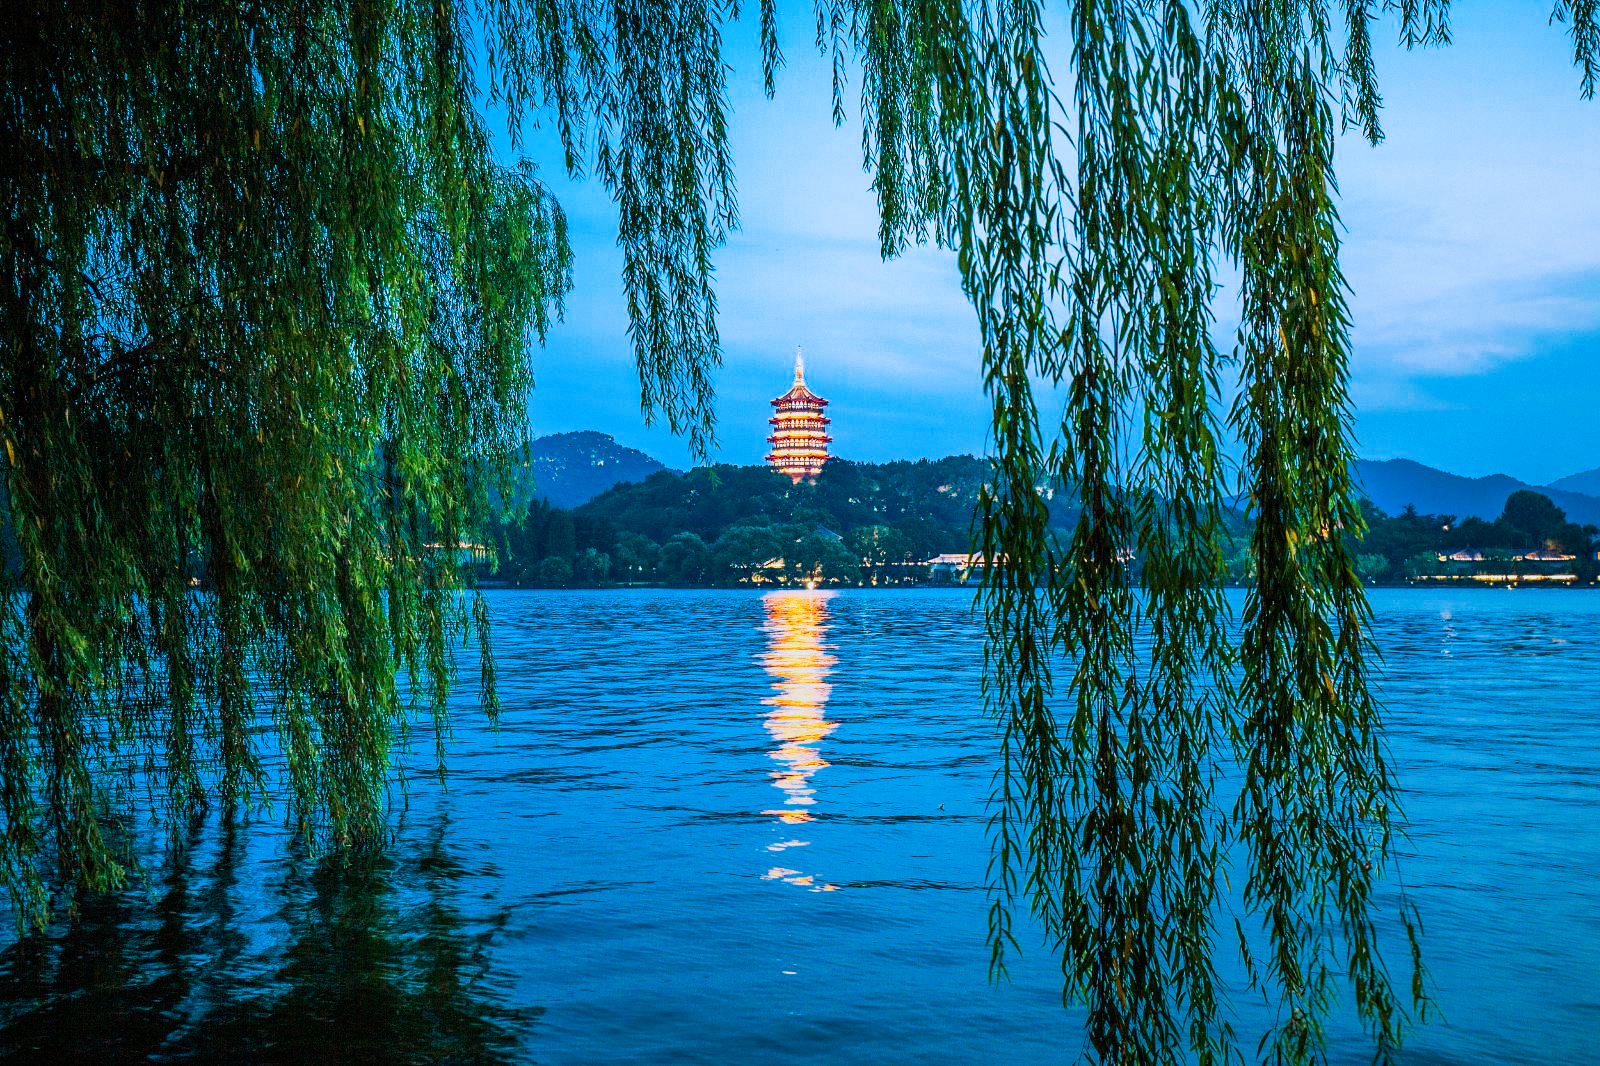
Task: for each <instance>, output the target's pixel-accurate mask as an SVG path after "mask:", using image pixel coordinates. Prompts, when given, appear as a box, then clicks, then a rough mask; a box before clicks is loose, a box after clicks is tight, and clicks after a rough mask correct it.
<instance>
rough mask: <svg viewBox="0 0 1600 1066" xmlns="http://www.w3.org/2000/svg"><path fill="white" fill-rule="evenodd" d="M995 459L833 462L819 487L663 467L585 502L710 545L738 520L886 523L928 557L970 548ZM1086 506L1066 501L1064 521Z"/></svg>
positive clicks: (654, 531) (616, 519)
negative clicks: (976, 513) (975, 512)
mask: <svg viewBox="0 0 1600 1066" xmlns="http://www.w3.org/2000/svg"><path fill="white" fill-rule="evenodd" d="M988 469H989V467H988V463H987V461H985V460H983V459H978V458H976V457H974V456H970V455H957V456H949V457H947V458H944V459H934V460H926V459H923V460H918V461H916V462H909V461H902V462H893V463H852V462H849V461H847V460H842V459H835V460H833V461H831V462H829V463H828V465H827V466H825V467H824V468H823V470H822V474H821V476H819V477H818V478H817V481H816V484H814V485H810V484H805V483H801V484H799V485H795V484H792V483H791V482H790V481H789V479H788V478H787V477H785V476H784V475H782V474H779V473H776V472H775V471H773V470H772V469H771V468H770V467H766V466H716V467H711V468H704V467H702V468H699V469H696V470H692V471H690V472H689V473H687V474H683V475H676V474H671V473H661V474H656V475H653V476H651V477H649V478H646V479H645V480H644V481H643V482H642V483H639V484H635V485H619V486H618V487H616V488H614V489H612V490H611V491H610V492H606V493H603V494H601V495H600V496H598V497H596V498H595V499H593V500H591V501H590V502H589V503H587V504H585V505H584V506H582V507H580V508H578V510H577V512H576V514H577V515H578V516H581V517H583V518H586V519H590V520H593V521H604V522H606V523H608V524H610V525H611V526H613V527H615V528H616V529H617V530H618V531H619V532H627V533H636V534H639V535H641V536H645V537H649V538H650V539H651V540H654V541H657V542H663V543H664V542H665V541H666V540H668V539H670V538H671V537H673V536H675V535H677V534H679V533H693V534H695V535H696V536H698V537H700V538H701V539H702V540H704V541H706V542H707V543H711V542H713V541H715V540H716V539H717V538H718V537H720V536H722V534H723V533H725V532H727V530H728V529H729V528H730V527H732V526H737V525H762V524H794V523H798V524H804V525H820V526H822V527H824V528H826V529H828V530H830V531H832V532H834V533H837V534H839V535H841V536H845V535H848V534H850V533H852V532H855V531H857V530H876V531H877V536H878V538H879V539H880V540H881V539H882V538H883V537H885V536H889V537H891V538H892V540H893V542H894V550H893V551H892V552H890V553H889V554H892V555H895V556H901V555H904V556H907V557H916V558H921V559H926V558H928V557H930V556H933V555H937V554H939V553H940V552H964V551H967V550H968V549H969V546H970V540H971V530H972V515H973V510H974V507H975V506H976V504H977V502H978V491H979V489H980V488H981V486H982V485H983V482H984V479H985V477H986V475H987V473H988ZM1076 516H1077V511H1076V508H1058V509H1056V511H1055V513H1053V514H1052V519H1053V520H1054V521H1055V522H1056V523H1057V524H1064V523H1067V522H1070V521H1071V520H1073V519H1075V518H1076Z"/></svg>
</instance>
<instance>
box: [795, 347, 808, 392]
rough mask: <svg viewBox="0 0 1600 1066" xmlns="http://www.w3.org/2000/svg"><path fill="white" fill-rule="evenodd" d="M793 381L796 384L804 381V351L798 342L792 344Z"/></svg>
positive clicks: (802, 383)
mask: <svg viewBox="0 0 1600 1066" xmlns="http://www.w3.org/2000/svg"><path fill="white" fill-rule="evenodd" d="M794 383H795V384H796V385H804V384H805V383H806V352H805V349H804V348H802V347H800V346H799V345H798V344H797V345H795V346H794Z"/></svg>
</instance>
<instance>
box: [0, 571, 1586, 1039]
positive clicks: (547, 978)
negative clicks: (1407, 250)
mask: <svg viewBox="0 0 1600 1066" xmlns="http://www.w3.org/2000/svg"><path fill="white" fill-rule="evenodd" d="M1372 599H1373V603H1374V606H1375V609H1376V612H1377V625H1376V636H1377V638H1378V641H1379V643H1380V645H1381V646H1382V648H1383V649H1384V652H1385V655H1386V667H1385V672H1386V677H1385V680H1384V683H1383V696H1384V699H1385V701H1386V703H1387V706H1388V708H1389V710H1388V716H1389V722H1390V740H1391V747H1392V754H1393V761H1394V763H1395V765H1396V767H1397V770H1398V772H1399V775H1400V777H1401V781H1402V783H1403V785H1404V786H1405V789H1406V807H1407V813H1408V815H1409V819H1410V836H1409V841H1408V843H1407V845H1406V853H1405V855H1404V857H1403V873H1404V876H1405V878H1406V882H1407V885H1408V886H1409V889H1410V891H1411V893H1412V895H1413V897H1414V899H1415V902H1416V903H1417V906H1418V907H1419V909H1420V910H1421V912H1422V917H1423V919H1424V922H1425V923H1426V934H1425V951H1426V957H1427V959H1428V962H1429V964H1430V966H1431V969H1432V974H1433V978H1434V982H1435V990H1434V991H1435V997H1436V999H1437V1000H1438V1003H1439V1005H1440V1007H1441V1008H1442V1010H1443V1012H1444V1018H1443V1019H1442V1020H1440V1021H1436V1022H1434V1023H1433V1024H1430V1025H1429V1026H1427V1027H1426V1028H1423V1029H1421V1030H1418V1031H1417V1032H1415V1033H1414V1035H1413V1036H1412V1038H1411V1040H1410V1042H1409V1043H1408V1045H1407V1050H1406V1053H1405V1054H1404V1055H1403V1057H1402V1059H1403V1061H1405V1062H1409V1063H1416V1064H1421V1066H1443V1064H1467V1063H1482V1062H1495V1063H1577V1062H1589V1061H1592V1059H1593V1057H1594V1056H1593V1054H1592V1053H1591V1045H1592V1044H1593V1042H1594V1036H1593V1034H1594V1033H1595V1032H1596V1031H1597V1030H1600V977H1597V974H1600V888H1597V887H1596V886H1597V878H1596V872H1597V871H1600V770H1597V768H1596V767H1597V757H1600V596H1597V595H1586V594H1584V593H1581V592H1570V591H1564V590H1562V591H1555V590H1552V591H1528V590H1516V591H1506V590H1501V591H1493V590H1465V591H1461V592H1459V593H1449V592H1433V591H1411V590H1379V591H1376V592H1374V593H1373V594H1372ZM970 605H971V594H970V593H968V592H964V591H959V590H907V591H861V592H843V593H839V594H825V593H811V594H808V593H773V594H768V595H767V596H762V595H760V594H758V593H754V592H750V593H744V592H694V591H684V592H676V591H635V592H597V593H584V592H573V593H516V592H505V593H496V594H493V595H492V597H491V607H492V613H493V617H494V624H495V627H496V628H495V637H496V644H497V646H498V654H499V661H500V671H501V679H502V687H503V694H504V702H505V711H504V715H503V719H502V724H501V727H500V729H499V730H498V732H491V731H489V730H488V729H486V728H485V727H484V726H483V725H482V723H481V722H480V721H479V720H478V718H477V717H476V715H475V714H474V713H473V712H472V711H471V710H470V709H468V708H466V707H465V706H463V709H462V710H461V712H460V713H459V714H458V715H457V718H456V724H455V729H454V736H453V737H452V739H451V740H450V742H449V750H450V767H451V772H450V776H449V779H448V782H447V786H446V787H444V788H441V786H440V785H439V783H438V782H437V781H436V780H435V779H434V778H433V777H432V776H431V748H432V745H431V743H430V742H426V741H421V742H419V743H418V744H417V751H416V752H415V754H414V755H413V756H409V757H408V760H407V762H406V769H405V778H406V783H405V788H404V789H403V790H399V791H397V794H396V798H395V808H396V810H395V828H396V844H395V846H394V848H393V849H391V850H390V851H389V852H388V853H387V854H386V855H383V856H376V857H370V858H367V859H363V860H359V861H353V862H347V863H332V862H328V861H326V860H322V861H319V860H317V859H316V858H314V857H310V856H306V855H303V854H299V853H298V852H297V850H296V848H295V847H294V845H293V844H292V842H291V841H290V840H288V839H287V838H286V837H285V835H284V833H283V831H282V829H281V827H280V826H279V824H278V820H277V819H275V818H274V817H272V816H270V815H260V814H258V815H255V816H253V820H252V822H251V823H250V824H246V823H244V822H240V823H238V824H233V823H225V822H222V821H221V820H219V819H218V818H217V817H215V816H213V817H212V818H210V819H209V820H203V821H201V822H198V823H197V824H196V825H194V826H192V827H190V828H189V830H188V831H187V832H186V833H184V834H182V836H181V839H182V841H183V843H184V846H183V847H181V848H179V849H178V850H177V851H175V852H174V854H173V856H172V858H171V859H170V860H169V861H168V862H166V863H165V864H163V865H160V866H158V867H153V868H152V869H151V871H150V876H149V879H148V881H147V882H146V883H144V884H142V885H141V886H140V887H139V889H138V890H137V891H133V892H129V893H126V894H124V895H122V896H120V897H117V898H114V899H105V900H98V901H92V902H91V903H89V904H88V905H86V906H85V907H84V909H83V913H82V914H81V916H80V918H79V920H78V921H77V922H75V923H74V922H66V921H63V922H61V923H60V924H58V925H57V926H56V927H54V928H52V929H51V930H50V931H49V932H48V933H47V934H46V935H44V936H38V937H31V938H28V939H26V940H23V941H21V942H17V941H11V942H8V943H6V944H5V946H3V947H0V1057H4V1058H6V1060H7V1061H17V1062H29V1061H38V1062H63V1061H74V1060H77V1059H85V1060H94V1061H97V1062H118V1061H145V1060H157V1061H160V1060H170V1061H193V1062H212V1061H237V1062H249V1063H254V1062H304V1061H328V1062H333V1061H344V1062H540V1063H548V1064H568V1063H570V1064H588V1063H718V1064H721V1063H829V1064H834V1063H838V1064H857V1063H860V1064H865V1063H874V1064H876V1063H913V1062H915V1063H969V1062H1005V1063H1008V1064H1009V1063H1016V1064H1023V1063H1046V1062H1051V1063H1055V1062H1063V1061H1071V1060H1072V1058H1073V1057H1074V1055H1075V1053H1076V1052H1077V1051H1078V1050H1079V1048H1080V1047H1081V1037H1080V1034H1079V1028H1078V1022H1077V1018H1076V1016H1075V1015H1073V1014H1071V1013H1069V1012H1067V1011H1065V1010H1063V1009H1062V1007H1061V1005H1060V993H1059V974H1058V971H1057V969H1056V967H1055V964H1054V963H1053V962H1052V961H1051V958H1050V956H1049V955H1048V953H1047V952H1045V951H1043V950H1040V949H1038V948H1035V947H1034V945H1033V944H1031V943H1030V942H1029V939H1028V936H1027V933H1026V930H1024V935H1023V936H1022V938H1021V939H1022V940H1023V946H1024V948H1025V949H1028V948H1033V950H1029V951H1027V953H1026V955H1025V956H1024V957H1023V958H1022V959H1021V960H1018V961H1017V962H1016V963H1014V964H1013V967H1012V974H1011V978H1012V979H1011V982H1010V983H1009V984H1002V985H1000V986H992V985H990V984H989V983H988V982H987V980H986V972H985V966H986V961H987V954H986V948H985V945H984V942H983V935H984V925H985V913H986V910H985V908H986V902H985V896H984V892H983V887H982V886H983V878H984V868H985V863H986V862H987V858H988V845H987V840H986V836H985V797H986V796H987V794H988V791H989V787H990V775H991V772H992V768H993V750H994V738H993V734H992V729H991V726H990V724H989V723H988V722H987V721H986V720H985V719H984V718H983V717H982V715H981V713H980V709H979V702H978V695H977V679H978V671H979V663H980V656H981V635H980V632H979V627H978V623H977V620H976V618H975V617H974V616H973V614H972V613H971V610H970ZM466 687H468V686H464V688H466ZM1388 944H1389V948H1390V951H1389V954H1390V957H1391V958H1392V960H1393V961H1394V963H1395V966H1396V969H1397V971H1401V967H1402V966H1403V963H1404V957H1403V955H1404V952H1403V942H1401V941H1399V940H1398V939H1396V938H1393V937H1391V938H1389V940H1388ZM1397 977H1401V978H1402V979H1403V972H1397ZM1236 1011H1237V1014H1238V1019H1239V1025H1240V1028H1241V1030H1242V1031H1243V1032H1247V1033H1251V1032H1254V1031H1256V1030H1257V1026H1258V1025H1259V1022H1260V1017H1259V1014H1258V1012H1259V1008H1257V1007H1255V1006H1253V1005H1252V1004H1251V1003H1249V1002H1247V1001H1242V1000H1241V1001H1238V1002H1237V1003H1236ZM1333 1032H1334V1046H1333V1048H1332V1051H1331V1055H1330V1057H1331V1058H1332V1060H1333V1061H1334V1062H1337V1063H1357V1062H1365V1061H1369V1060H1370V1049H1369V1048H1368V1046H1367V1045H1366V1044H1365V1043H1363V1042H1362V1041H1361V1040H1360V1039H1359V1038H1358V1037H1357V1036H1356V1035H1355V1034H1354V1033H1353V1032H1352V1031H1351V1030H1350V1028H1349V1027H1348V1026H1345V1025H1344V1023H1343V1022H1341V1023H1339V1024H1338V1025H1336V1026H1335V1028H1334V1031H1333ZM1243 1044H1244V1046H1245V1047H1246V1048H1247V1049H1248V1048H1250V1047H1253V1044H1254V1039H1253V1036H1252V1037H1250V1038H1248V1039H1246V1040H1245V1041H1243Z"/></svg>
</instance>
